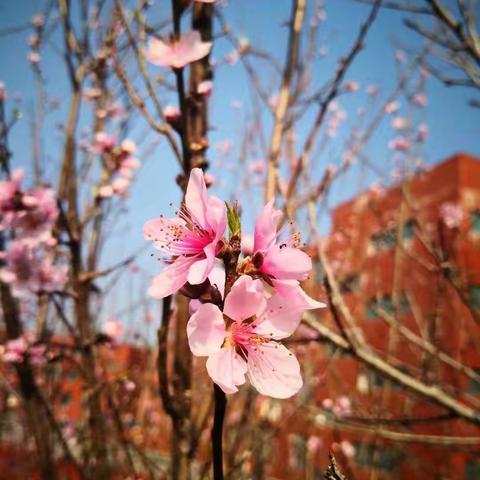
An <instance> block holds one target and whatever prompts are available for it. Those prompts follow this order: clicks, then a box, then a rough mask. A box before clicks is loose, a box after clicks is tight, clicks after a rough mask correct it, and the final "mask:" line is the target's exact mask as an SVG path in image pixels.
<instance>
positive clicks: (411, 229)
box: [402, 218, 416, 240]
mask: <svg viewBox="0 0 480 480" xmlns="http://www.w3.org/2000/svg"><path fill="white" fill-rule="evenodd" d="M415 225H416V221H415V219H413V218H412V219H410V220H408V221H407V222H405V223H404V224H403V229H402V235H403V239H404V240H412V239H413V238H414V237H415Z"/></svg>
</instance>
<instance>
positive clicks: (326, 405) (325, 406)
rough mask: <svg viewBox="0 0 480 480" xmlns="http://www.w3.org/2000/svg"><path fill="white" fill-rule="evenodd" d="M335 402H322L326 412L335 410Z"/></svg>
mask: <svg viewBox="0 0 480 480" xmlns="http://www.w3.org/2000/svg"><path fill="white" fill-rule="evenodd" d="M333 405H334V403H333V400H332V399H331V398H324V399H323V400H322V407H323V408H324V409H325V410H331V409H332V408H333Z"/></svg>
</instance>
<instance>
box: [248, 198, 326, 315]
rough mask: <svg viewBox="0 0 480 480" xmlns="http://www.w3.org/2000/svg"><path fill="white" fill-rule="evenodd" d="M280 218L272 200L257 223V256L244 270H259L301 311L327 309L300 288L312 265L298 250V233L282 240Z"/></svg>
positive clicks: (265, 278)
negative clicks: (279, 230) (279, 229)
mask: <svg viewBox="0 0 480 480" xmlns="http://www.w3.org/2000/svg"><path fill="white" fill-rule="evenodd" d="M281 215H282V212H281V211H280V210H275V208H274V206H273V200H271V201H270V202H268V203H267V204H266V205H265V206H264V207H263V209H262V210H261V212H260V214H259V216H258V218H257V221H256V223H255V234H254V246H253V251H254V253H253V255H252V257H251V259H246V260H244V262H245V264H246V265H245V267H246V268H247V269H248V268H253V269H254V270H256V271H257V272H258V273H259V274H260V275H261V276H262V278H263V279H264V280H265V281H267V283H270V284H271V285H273V286H274V287H275V289H276V290H277V292H278V293H279V294H280V295H281V296H284V297H286V298H288V299H289V301H290V302H292V303H295V304H297V306H300V305H301V307H300V308H303V309H304V310H306V309H310V308H321V307H324V306H325V304H323V303H320V302H317V301H316V300H313V299H312V298H310V297H309V296H308V295H307V294H306V293H305V292H304V291H303V290H302V289H301V288H300V284H299V281H302V280H306V278H307V277H308V274H309V273H310V271H311V269H312V261H311V259H310V257H309V256H308V255H307V254H306V253H305V252H302V251H301V250H300V249H299V248H298V247H299V244H300V235H299V233H298V232H296V233H294V234H292V235H291V236H289V237H287V238H286V239H284V240H280V239H279V232H278V230H277V223H278V221H279V219H280V217H281Z"/></svg>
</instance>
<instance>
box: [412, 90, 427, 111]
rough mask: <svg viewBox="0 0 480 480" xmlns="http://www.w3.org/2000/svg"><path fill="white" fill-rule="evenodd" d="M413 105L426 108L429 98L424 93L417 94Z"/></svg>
mask: <svg viewBox="0 0 480 480" xmlns="http://www.w3.org/2000/svg"><path fill="white" fill-rule="evenodd" d="M413 103H415V105H417V107H420V108H425V107H426V106H427V96H426V95H425V94H424V93H416V94H415V95H414V96H413Z"/></svg>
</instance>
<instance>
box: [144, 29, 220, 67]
mask: <svg viewBox="0 0 480 480" xmlns="http://www.w3.org/2000/svg"><path fill="white" fill-rule="evenodd" d="M211 48H212V42H203V41H202V37H201V36H200V32H197V31H196V30H193V31H191V32H188V33H185V34H183V35H181V36H180V39H179V40H172V41H170V42H166V41H163V40H160V39H158V38H155V37H152V38H151V39H150V42H149V44H148V49H147V51H146V52H145V56H146V58H147V60H148V61H149V62H150V63H153V64H154V65H158V66H163V67H172V68H183V67H184V66H185V65H188V64H189V63H192V62H195V61H196V60H200V59H201V58H203V57H205V56H207V55H208V54H209V53H210V50H211Z"/></svg>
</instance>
